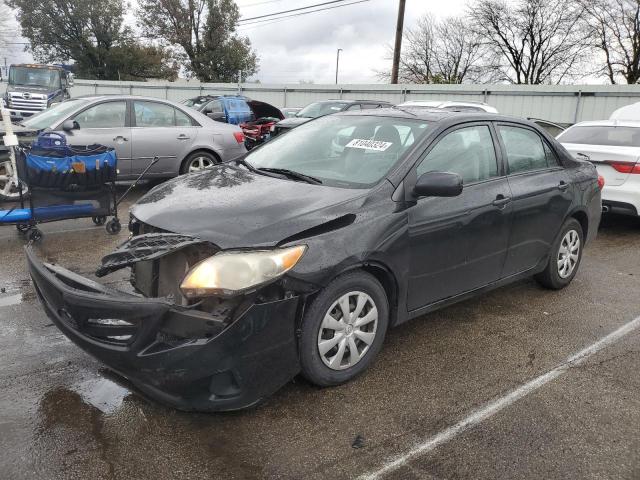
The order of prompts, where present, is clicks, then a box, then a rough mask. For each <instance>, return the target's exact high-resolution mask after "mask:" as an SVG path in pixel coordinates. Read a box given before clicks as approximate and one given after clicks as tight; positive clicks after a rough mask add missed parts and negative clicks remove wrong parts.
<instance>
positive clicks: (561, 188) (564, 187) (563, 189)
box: [558, 180, 569, 192]
mask: <svg viewBox="0 0 640 480" xmlns="http://www.w3.org/2000/svg"><path fill="white" fill-rule="evenodd" d="M567 188H569V184H568V183H566V182H565V181H564V180H562V181H560V184H559V185H558V190H561V191H563V192H564V191H565V190H566V189H567Z"/></svg>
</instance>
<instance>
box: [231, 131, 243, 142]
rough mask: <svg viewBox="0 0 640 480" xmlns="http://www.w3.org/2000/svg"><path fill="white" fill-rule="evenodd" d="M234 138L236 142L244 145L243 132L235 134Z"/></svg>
mask: <svg viewBox="0 0 640 480" xmlns="http://www.w3.org/2000/svg"><path fill="white" fill-rule="evenodd" d="M233 136H234V137H235V138H236V142H238V143H244V133H242V132H233Z"/></svg>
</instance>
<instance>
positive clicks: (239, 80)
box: [238, 70, 242, 95]
mask: <svg viewBox="0 0 640 480" xmlns="http://www.w3.org/2000/svg"><path fill="white" fill-rule="evenodd" d="M238 95H242V70H238Z"/></svg>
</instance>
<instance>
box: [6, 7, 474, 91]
mask: <svg viewBox="0 0 640 480" xmlns="http://www.w3.org/2000/svg"><path fill="white" fill-rule="evenodd" d="M325 1H328V0H236V3H237V4H238V6H239V7H240V13H241V15H242V16H243V17H244V18H252V17H256V16H260V15H266V14H269V13H275V12H279V11H283V10H290V9H294V8H300V7H304V6H308V5H314V4H318V3H324V2H325ZM467 1H473V0H407V8H406V13H405V28H406V27H411V26H412V25H413V24H414V23H415V22H416V20H417V19H418V18H419V17H420V16H422V15H423V14H425V13H427V12H432V13H433V14H435V15H437V16H449V15H456V14H460V13H463V12H464V10H465V5H466V4H467ZM133 3H135V2H133ZM397 12H398V0H369V1H367V2H364V3H359V4H356V5H352V6H346V7H341V8H335V9H332V10H326V11H323V12H318V13H312V14H309V15H302V16H297V17H293V18H288V19H286V20H278V21H274V22H273V23H264V24H257V25H250V26H245V27H240V28H239V33H240V34H242V35H246V36H248V37H249V38H250V39H251V42H252V43H253V46H254V48H255V50H256V51H257V53H258V56H259V57H260V71H259V73H258V74H257V75H256V76H254V77H253V78H254V79H255V78H258V79H260V81H261V82H262V83H298V82H299V81H300V80H305V81H308V80H313V82H314V83H316V84H321V83H334V82H335V67H336V65H335V62H336V50H337V49H338V48H342V49H343V51H342V52H341V53H340V75H339V81H340V83H377V82H379V80H378V79H377V78H376V73H375V72H376V71H381V70H388V69H390V63H391V62H390V61H389V60H387V59H386V58H385V57H386V56H387V51H386V46H387V45H390V44H392V43H393V38H394V33H395V25H396V18H397ZM0 57H7V62H8V63H9V64H11V63H17V62H20V61H31V56H30V55H28V54H25V53H23V52H22V47H18V46H15V47H13V48H11V49H10V50H9V51H3V52H2V53H0ZM0 61H3V58H0Z"/></svg>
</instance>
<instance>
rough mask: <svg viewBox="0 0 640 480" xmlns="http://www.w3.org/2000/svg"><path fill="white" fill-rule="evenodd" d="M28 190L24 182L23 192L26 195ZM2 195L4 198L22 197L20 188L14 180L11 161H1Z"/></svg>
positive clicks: (0, 189)
mask: <svg viewBox="0 0 640 480" xmlns="http://www.w3.org/2000/svg"><path fill="white" fill-rule="evenodd" d="M26 191H27V188H26V185H24V183H23V184H22V194H23V195H24V194H25V193H26ZM0 197H1V198H3V199H4V200H18V199H19V198H20V188H19V187H18V185H16V184H15V182H14V178H13V166H12V165H11V162H1V163H0Z"/></svg>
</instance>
